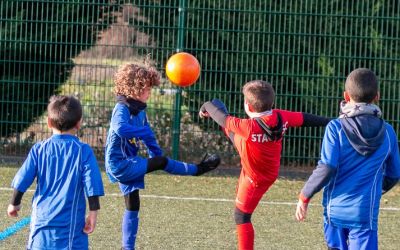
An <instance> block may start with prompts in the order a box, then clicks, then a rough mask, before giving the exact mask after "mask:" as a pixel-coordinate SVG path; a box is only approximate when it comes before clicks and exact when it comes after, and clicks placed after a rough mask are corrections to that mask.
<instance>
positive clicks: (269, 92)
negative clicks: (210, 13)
mask: <svg viewBox="0 0 400 250" xmlns="http://www.w3.org/2000/svg"><path fill="white" fill-rule="evenodd" d="M243 95H244V108H245V111H246V114H247V115H248V116H249V118H247V119H241V118H238V117H234V116H232V115H229V113H228V110H227V109H226V107H225V104H223V103H222V102H221V101H220V100H217V99H214V100H212V101H211V102H206V103H204V104H203V105H202V107H201V108H200V112H199V115H200V117H211V118H212V119H213V120H214V121H215V122H217V123H218V124H219V125H220V126H221V127H222V129H223V130H224V132H225V134H226V135H227V136H228V137H229V139H230V140H231V141H232V142H233V144H234V146H235V148H236V150H237V151H238V153H239V155H240V161H241V165H242V170H241V173H240V177H239V181H238V185H237V190H236V200H235V205H236V207H235V212H234V217H235V222H236V231H237V238H238V249H240V250H250V249H254V228H253V224H252V222H251V216H252V214H253V212H254V210H255V209H256V207H257V205H258V203H259V202H260V200H261V198H262V196H263V195H264V194H265V193H266V192H267V191H268V189H269V188H270V187H271V185H272V184H273V183H274V182H275V180H276V179H277V177H278V173H279V167H280V160H281V151H282V138H283V136H284V134H285V132H286V130H287V129H288V128H290V127H305V126H325V125H326V124H327V123H328V122H329V119H328V118H325V117H321V116H316V115H312V114H308V113H302V112H291V111H287V110H281V109H273V108H272V107H273V104H274V100H275V91H274V89H273V88H272V86H271V84H269V83H268V82H265V81H261V80H254V81H250V82H248V83H246V84H245V85H244V86H243Z"/></svg>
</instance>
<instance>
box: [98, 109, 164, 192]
mask: <svg viewBox="0 0 400 250" xmlns="http://www.w3.org/2000/svg"><path fill="white" fill-rule="evenodd" d="M139 141H142V142H143V143H144V144H145V146H146V147H147V149H148V153H149V155H150V157H152V156H159V155H162V150H161V148H160V147H159V145H158V143H157V140H156V138H155V135H154V132H153V131H152V130H151V128H150V126H149V123H148V121H147V118H146V112H145V111H144V110H142V111H140V112H138V114H136V115H133V114H131V113H130V111H129V109H128V107H127V106H126V105H125V104H123V103H117V104H116V105H115V107H114V110H113V113H112V117H111V123H110V129H109V131H108V135H107V143H106V149H105V165H106V172H107V175H108V177H109V179H110V181H111V182H116V181H120V182H130V183H131V184H133V183H132V180H134V182H136V188H144V183H143V181H144V174H145V173H146V170H147V159H145V158H143V157H139V156H138V151H139V148H140V145H139Z"/></svg>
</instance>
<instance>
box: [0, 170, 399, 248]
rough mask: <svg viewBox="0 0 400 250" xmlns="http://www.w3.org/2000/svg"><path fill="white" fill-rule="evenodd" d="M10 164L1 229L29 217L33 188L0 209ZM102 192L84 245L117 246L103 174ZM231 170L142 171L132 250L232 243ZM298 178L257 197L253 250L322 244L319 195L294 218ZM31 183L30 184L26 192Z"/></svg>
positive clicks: (384, 230)
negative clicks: (13, 214)
mask: <svg viewBox="0 0 400 250" xmlns="http://www.w3.org/2000/svg"><path fill="white" fill-rule="evenodd" d="M16 171H17V168H15V167H10V166H0V210H2V211H3V212H0V234H1V232H3V231H4V230H5V229H7V228H9V227H10V226H12V225H13V224H14V223H16V222H17V221H18V220H21V219H23V218H24V217H26V216H29V215H30V205H29V203H30V200H31V197H32V194H33V192H32V191H29V192H27V193H26V194H25V196H24V198H23V208H22V211H21V214H20V217H19V218H17V219H14V218H8V217H7V216H6V209H7V205H8V201H9V198H10V196H11V193H12V191H11V189H9V186H10V183H11V180H12V178H13V176H14V174H15V172H16ZM103 177H104V178H103V180H104V184H105V190H106V196H105V197H103V198H102V199H101V207H102V208H101V210H100V214H99V217H98V224H97V227H96V230H95V232H94V233H93V234H92V235H91V236H90V249H119V248H120V238H121V234H120V221H121V218H122V213H123V210H124V203H123V198H122V197H121V196H120V194H119V190H118V186H117V185H113V184H110V183H109V182H108V180H107V179H106V177H105V176H103ZM236 181H237V175H236V174H218V175H208V176H202V177H180V176H171V175H166V174H162V173H156V174H149V175H148V176H147V177H146V189H145V190H142V191H141V212H140V227H139V232H138V238H137V244H136V245H137V249H236V232H235V224H234V221H233V207H234V193H235V186H236ZM303 183H304V179H297V180H296V179H295V178H288V177H281V178H280V179H279V180H278V181H277V182H276V183H275V184H274V186H273V187H272V188H271V189H270V190H269V191H268V193H267V194H266V196H265V197H264V198H263V200H262V203H261V204H260V205H259V206H258V208H257V210H256V211H255V213H254V215H253V217H252V221H253V224H254V227H255V230H256V241H255V249H326V247H325V244H324V240H323V235H322V230H321V229H322V207H321V205H320V200H321V195H320V194H318V195H317V196H316V197H315V199H313V201H312V204H311V207H310V209H309V216H308V218H307V221H306V222H303V223H299V222H296V221H295V219H294V212H295V208H296V206H295V203H296V198H297V194H298V192H299V190H300V189H301V187H302V185H303ZM33 188H34V187H32V189H31V190H33ZM399 217H400V187H399V186H397V187H395V189H394V190H392V191H390V192H389V193H388V194H386V195H385V196H384V197H383V199H382V209H381V212H380V224H379V226H380V228H379V245H380V249H381V250H385V249H388V250H389V249H399V246H400V237H398V234H399V232H400V230H399V228H400V227H399V226H400V220H399ZM27 235H28V227H24V228H23V229H22V230H20V231H18V232H17V233H16V234H14V235H12V236H10V237H8V238H6V239H4V240H0V249H24V247H25V244H26V240H27Z"/></svg>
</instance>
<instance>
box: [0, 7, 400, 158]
mask: <svg viewBox="0 0 400 250" xmlns="http://www.w3.org/2000/svg"><path fill="white" fill-rule="evenodd" d="M399 31H400V12H399V3H398V2H397V1H383V0H364V1H346V0H336V1H332V0H329V1H328V0H307V1H305V0H296V1H294V0H293V1H259V0H233V1H217V0H193V1H190V0H186V1H185V0H175V1H172V0H171V1H143V0H142V1H140V0H131V1H128V0H125V1H118V0H114V1H112V0H110V1H108V0H96V1H94V0H64V1H62V0H42V1H37V0H31V1H19V0H2V1H1V2H0V91H1V93H0V108H1V110H0V158H1V159H7V158H9V157H11V158H14V157H24V156H25V155H26V153H27V151H28V150H29V148H30V147H31V146H32V144H33V143H35V142H36V141H38V140H42V139H45V138H47V137H48V136H49V135H50V131H49V130H48V129H47V128H46V122H45V115H46V114H45V107H46V104H47V101H48V98H49V96H51V95H52V94H55V93H62V94H73V95H76V96H78V97H79V98H80V100H81V102H82V104H83V106H84V116H85V117H84V126H83V128H82V130H81V132H80V136H81V139H82V140H83V141H85V142H87V143H89V144H90V145H91V146H92V147H93V148H94V149H95V151H96V153H97V154H98V156H99V160H102V159H103V146H104V143H105V137H106V132H107V128H108V122H109V119H110V114H111V110H112V108H113V106H114V97H113V94H112V76H113V73H114V72H115V70H116V69H117V68H118V66H119V65H121V64H123V63H125V62H136V63H139V64H142V63H144V62H145V61H146V62H147V63H149V62H150V63H152V64H154V65H155V66H156V67H157V68H158V69H159V70H160V72H162V74H163V77H164V79H163V82H162V85H161V87H160V88H158V89H156V90H155V91H153V95H152V98H151V99H150V102H149V108H148V114H149V120H150V122H151V123H152V126H153V128H154V130H155V132H156V134H157V137H158V140H159V143H160V145H161V146H162V147H163V148H164V149H165V152H166V154H168V155H171V156H173V157H177V158H180V159H183V160H188V161H192V160H196V159H199V158H200V157H201V156H202V154H203V153H204V152H206V151H215V152H218V153H220V154H221V155H222V156H223V158H224V161H225V163H226V165H229V166H235V165H237V164H238V163H239V161H238V158H237V156H236V154H235V151H234V149H233V148H232V146H231V145H230V143H229V142H228V140H227V139H226V138H224V136H223V135H222V134H221V132H220V131H219V129H218V128H217V126H216V125H215V124H214V123H213V122H211V121H205V122H204V121H203V120H199V118H198V117H197V112H198V109H199V107H200V106H201V104H202V103H203V102H205V101H208V100H210V99H212V98H219V99H221V100H223V101H224V102H225V103H226V104H227V107H228V109H229V112H230V113H231V114H233V115H236V116H240V117H245V115H244V111H243V97H242V94H241V87H242V86H243V84H244V83H245V82H247V81H249V80H253V79H264V80H268V81H269V82H271V83H272V85H273V86H274V88H275V90H276V93H277V99H276V107H277V108H281V109H290V110H295V111H303V112H310V113H314V114H317V115H325V116H329V117H336V116H337V115H338V108H339V102H340V100H341V98H342V92H343V82H344V79H345V77H346V75H347V74H348V73H349V72H350V71H351V70H353V69H354V68H357V67H368V68H371V69H372V70H374V71H375V72H376V73H377V75H378V76H379V80H380V90H381V96H382V98H381V101H380V106H381V108H382V110H383V113H384V118H385V119H386V120H387V121H388V122H390V123H391V124H392V125H393V126H394V128H395V130H396V132H398V133H400V130H399V126H400V125H399V119H400V104H399V102H400V83H399V82H398V79H400V45H399V44H400V43H399V35H400V34H399ZM176 51H187V52H190V53H192V54H193V55H195V56H196V57H197V58H198V59H199V61H200V63H201V66H202V73H201V76H200V79H199V81H198V82H197V83H196V84H195V85H193V86H191V87H189V88H185V89H179V88H176V87H174V86H173V85H171V84H170V83H169V82H168V80H167V79H166V78H165V74H164V66H165V63H166V61H167V59H168V57H169V56H171V55H172V54H173V53H175V52H176ZM322 134H323V128H318V129H315V128H312V129H311V128H300V129H290V130H289V132H288V135H287V136H286V138H285V141H284V149H283V160H284V164H290V163H293V164H313V163H315V160H316V159H318V157H319V146H320V142H321V138H322Z"/></svg>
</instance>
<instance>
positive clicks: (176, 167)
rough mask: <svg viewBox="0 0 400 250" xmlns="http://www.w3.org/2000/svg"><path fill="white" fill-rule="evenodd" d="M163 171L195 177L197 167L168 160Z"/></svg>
mask: <svg viewBox="0 0 400 250" xmlns="http://www.w3.org/2000/svg"><path fill="white" fill-rule="evenodd" d="M164 170H165V171H167V172H168V173H170V174H176V175H195V174H196V173H197V166H196V165H194V164H188V163H185V162H181V161H175V160H172V159H170V158H168V164H167V166H166V167H165V169H164Z"/></svg>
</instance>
